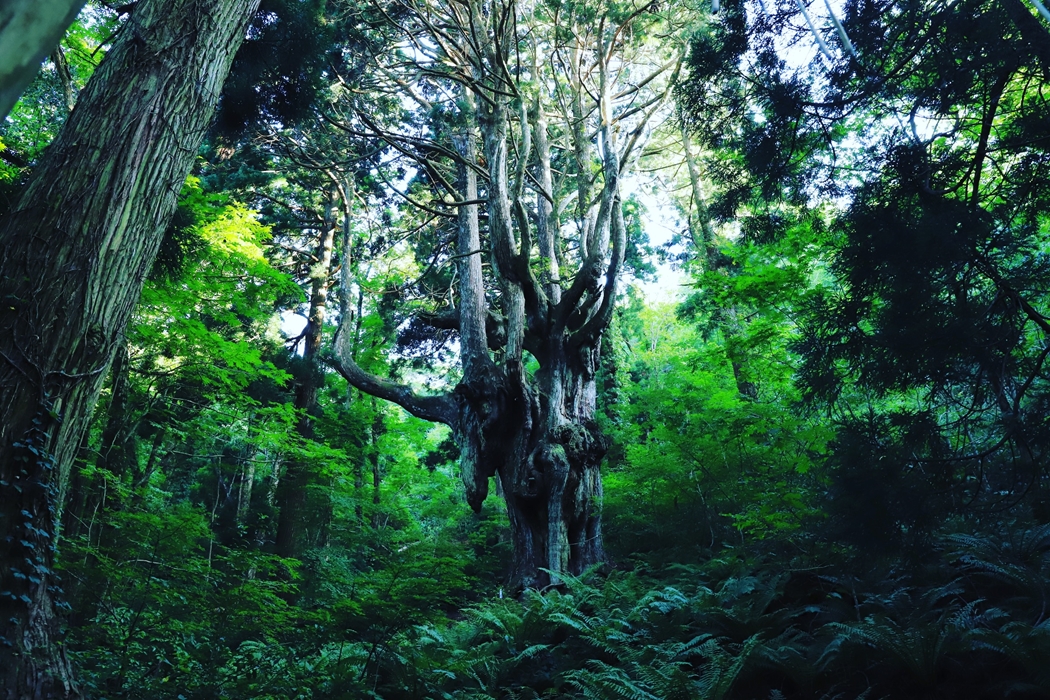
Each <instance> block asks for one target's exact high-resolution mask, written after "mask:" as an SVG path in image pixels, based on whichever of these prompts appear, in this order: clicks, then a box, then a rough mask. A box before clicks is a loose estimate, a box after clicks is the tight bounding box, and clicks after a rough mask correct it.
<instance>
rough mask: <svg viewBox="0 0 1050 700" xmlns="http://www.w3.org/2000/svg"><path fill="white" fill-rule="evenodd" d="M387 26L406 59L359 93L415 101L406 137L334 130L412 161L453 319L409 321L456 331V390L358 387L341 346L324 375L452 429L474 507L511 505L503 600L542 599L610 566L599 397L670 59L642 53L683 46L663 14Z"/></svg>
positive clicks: (610, 11)
mask: <svg viewBox="0 0 1050 700" xmlns="http://www.w3.org/2000/svg"><path fill="white" fill-rule="evenodd" d="M395 14H396V17H397V20H396V22H397V23H398V27H400V28H401V29H402V30H403V31H404V32H405V36H404V39H403V41H404V44H403V45H411V47H412V51H410V52H407V54H406V52H404V51H402V52H401V53H400V54H398V53H396V52H395V53H392V54H388V55H385V56H381V57H379V59H378V60H377V63H378V65H377V66H376V69H375V70H374V71H373V72H371V73H370V74H369V75H370V76H371V77H372V78H373V79H374V80H376V81H377V82H378V83H379V85H376V86H373V87H374V89H382V84H383V83H386V84H387V86H388V87H387V91H388V92H390V93H399V94H402V95H408V96H410V98H411V99H412V100H413V101H414V103H415V104H416V105H418V106H419V110H418V111H417V120H408V121H405V120H402V121H400V122H398V123H394V124H391V125H390V126H384V122H383V117H382V116H381V115H377V114H376V112H375V110H374V109H372V108H371V106H370V105H369V104H361V103H358V104H357V109H356V110H347V111H345V112H344V113H343V114H342V115H341V116H340V118H339V119H337V118H336V117H332V118H331V119H330V121H333V122H335V121H338V122H339V123H340V124H341V125H342V126H343V127H344V128H345V129H347V130H348V131H351V132H355V133H362V132H367V133H371V134H373V135H374V136H378V137H379V138H381V139H382V140H384V141H386V143H388V144H389V145H390V146H391V149H392V151H393V152H395V153H396V154H399V156H400V157H408V158H410V159H412V160H413V161H414V163H413V164H412V165H413V167H414V168H416V169H417V171H418V172H419V173H420V177H419V178H417V180H418V182H419V183H420V185H421V188H420V189H418V190H416V192H420V194H419V195H414V194H413V195H407V194H406V195H405V198H406V199H407V200H410V201H413V202H416V203H420V202H419V200H418V199H413V196H422V197H424V198H425V199H426V202H422V204H423V205H424V208H423V209H421V211H426V212H428V213H429V214H430V215H431V216H436V217H437V218H438V219H439V220H442V221H444V222H446V223H445V224H440V225H438V226H436V227H435V228H434V229H432V232H433V233H434V234H438V235H441V234H445V233H447V234H449V240H448V243H447V249H448V250H449V251H450V253H447V254H446V256H445V261H444V263H443V266H444V267H452V266H454V268H455V270H456V275H455V283H454V284H453V289H451V290H449V294H448V295H447V298H450V299H454V300H455V302H454V305H449V306H446V307H445V308H437V309H435V310H434V312H433V313H428V314H422V315H419V316H417V321H418V322H421V323H423V324H428V325H430V326H432V327H434V328H437V329H451V330H454V331H457V332H458V337H459V354H460V367H461V371H462V374H461V375H458V376H456V375H453V377H454V379H453V380H452V381H458V385H457V386H456V387H455V390H454V391H452V392H450V393H446V394H438V395H421V394H419V393H417V392H415V391H413V390H412V389H411V388H410V387H408V386H405V385H401V384H397V383H394V382H391V381H389V380H387V379H384V378H380V377H377V376H375V375H372V374H369V373H368V372H366V371H363V370H362V368H361V367H359V366H358V365H357V364H356V363H355V362H354V359H353V348H352V343H351V337H352V333H350V332H349V331H348V329H346V328H344V329H343V331H342V332H341V334H340V336H339V339H338V342H337V348H336V350H337V353H336V358H335V365H336V366H337V368H338V369H339V370H340V371H341V372H342V373H343V375H344V376H345V377H346V378H347V379H348V380H349V381H350V383H352V384H353V385H354V386H356V387H357V388H359V389H361V390H362V391H365V392H367V393H370V394H373V395H375V396H378V397H381V398H384V399H387V400H390V401H394V402H396V403H398V404H400V405H401V406H403V407H404V408H405V409H407V410H408V411H409V412H411V413H413V414H414V415H416V416H419V417H422V418H426V419H429V420H433V421H438V422H443V423H446V424H448V425H449V426H451V427H452V429H453V432H454V434H455V437H456V440H457V442H458V444H459V447H460V456H461V459H460V464H461V469H462V476H463V481H464V484H465V486H466V490H467V499H468V501H469V502H470V504H471V506H472V507H473V508H475V509H480V507H481V503H482V502H483V501H484V499H485V498H486V495H487V493H488V490H489V479H490V478H491V477H495V478H496V479H497V483H498V486H499V488H500V490H501V495H502V496H503V497H504V498H505V499H506V502H507V507H508V512H509V515H510V522H511V529H512V532H513V541H514V562H515V563H514V572H513V574H512V577H513V580H514V582H515V583H516V584H518V585H522V586H543V585H545V584H547V583H548V582H550V580H551V577H550V574H549V573H548V572H553V574H554V575H555V576H556V575H557V574H558V573H561V572H566V573H572V574H578V573H580V572H581V571H582V570H583V569H585V568H586V567H588V566H590V565H591V564H594V563H596V562H599V561H601V560H602V558H603V551H602V539H601V525H600V502H601V495H602V491H601V479H600V475H599V466H600V463H601V460H602V457H603V454H604V452H605V445H606V441H605V439H604V438H603V436H602V435H601V433H600V431H599V429H598V427H597V424H596V422H595V403H596V395H597V391H596V383H595V379H596V372H597V368H598V354H599V348H600V345H601V337H602V333H603V332H604V330H605V329H606V328H607V327H608V324H609V322H610V319H611V317H612V311H613V305H614V301H615V298H616V295H617V290H618V289H619V284H620V279H621V276H622V273H623V269H624V256H625V252H626V249H627V229H626V226H625V222H624V212H623V207H622V199H623V196H624V195H623V192H622V184H621V183H622V181H623V177H624V174H625V172H626V170H627V168H628V167H629V166H630V164H631V163H632V162H633V161H634V160H635V159H636V158H637V157H638V155H639V153H640V152H641V150H642V148H641V146H642V144H644V143H645V139H646V138H647V136H648V134H649V130H650V124H651V123H653V120H654V117H656V116H658V115H660V114H662V107H663V105H664V104H665V101H666V99H667V97H668V95H669V94H670V90H671V85H672V83H673V77H674V75H675V73H676V66H677V65H679V63H680V58H679V56H680V53H679V52H678V47H676V46H675V45H674V42H670V41H665V42H663V43H659V42H652V43H646V42H645V40H644V37H645V36H646V34H647V33H648V35H649V36H656V35H661V36H664V37H666V36H668V35H673V33H674V31H673V28H669V27H668V24H667V23H668V18H667V17H665V16H662V15H660V14H659V12H658V8H657V6H656V5H648V4H642V5H633V4H630V3H609V4H607V5H604V6H603V7H602V8H601V9H600V10H597V11H596V10H595V8H594V7H593V6H585V5H583V4H577V3H571V2H570V3H565V4H563V5H562V4H550V5H537V6H536V7H535V8H532V7H528V6H525V5H519V4H518V3H517V2H515V1H514V0H497V1H495V2H480V1H479V0H465V1H464V2H457V3H439V2H428V1H427V0H409V1H406V2H401V3H398V11H397V12H396V13H395ZM386 16H387V17H388V18H390V19H391V21H395V20H394V19H393V16H394V15H391V14H389V13H386ZM656 26H659V27H660V29H659V31H649V30H653V29H655V27H656ZM416 124H420V125H424V126H422V128H420V129H418V130H416V131H412V129H413V125H416ZM423 188H428V189H429V192H427V191H426V189H423ZM451 251H454V252H451ZM347 269H348V268H347V267H344V270H347ZM351 282H352V280H349V279H347V280H346V281H345V283H346V284H349V283H351ZM533 360H534V361H535V363H536V364H535V371H532V370H531V369H530V367H529V365H530V363H532V362H533Z"/></svg>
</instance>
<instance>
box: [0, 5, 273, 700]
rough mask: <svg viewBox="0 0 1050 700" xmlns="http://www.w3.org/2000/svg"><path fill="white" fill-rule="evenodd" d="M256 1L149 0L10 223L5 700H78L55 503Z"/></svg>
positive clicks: (0, 605) (5, 293) (1, 597)
mask: <svg viewBox="0 0 1050 700" xmlns="http://www.w3.org/2000/svg"><path fill="white" fill-rule="evenodd" d="M257 2H258V0H140V2H139V3H137V5H136V7H135V11H134V12H133V13H132V16H131V17H130V19H129V20H128V23H127V24H126V25H125V26H124V28H123V29H122V31H121V34H120V36H119V37H118V39H117V41H116V42H115V43H114V45H113V48H112V49H111V50H110V52H109V54H108V55H107V57H106V59H105V60H104V61H103V63H102V65H101V66H100V67H99V69H98V71H97V72H96V73H95V76H94V77H93V78H92V80H91V81H90V83H89V84H88V86H87V87H86V88H85V89H84V91H83V92H82V93H81V95H80V97H79V99H78V104H77V107H76V109H74V110H73V113H72V114H71V115H70V117H69V120H68V121H67V122H66V125H65V126H64V127H63V130H62V132H61V133H60V134H59V136H58V138H56V139H55V141H54V143H53V144H52V145H51V146H50V148H49V149H48V151H47V153H46V154H45V156H44V158H43V160H42V161H41V163H40V165H39V166H38V168H37V170H36V171H35V172H34V174H33V176H32V179H31V180H30V182H29V184H28V185H27V187H26V189H25V191H24V193H23V194H22V196H21V199H20V201H19V203H18V204H17V205H16V206H15V208H14V209H13V210H12V211H11V213H10V214H8V215H7V217H6V218H5V219H4V221H3V222H2V224H0V296H2V298H3V304H2V306H0V328H2V329H3V332H2V333H0V525H2V530H3V532H4V533H5V537H6V539H5V540H4V541H3V543H0V591H2V593H0V637H2V638H0V697H3V698H9V699H14V698H48V697H72V696H76V695H78V693H77V691H76V690H75V687H74V680H73V674H72V672H71V669H70V665H69V662H68V661H67V659H66V657H65V653H64V651H63V649H62V646H61V642H60V640H59V638H58V637H57V625H56V613H55V597H56V593H57V590H58V589H57V581H56V579H55V577H54V575H53V573H52V572H51V566H52V561H53V550H54V539H55V522H54V517H55V512H56V507H57V494H58V492H59V491H60V490H61V487H62V485H63V484H64V483H65V481H66V478H67V476H68V470H69V466H70V462H71V459H72V457H73V454H74V452H75V451H76V449H77V446H78V445H79V444H80V441H81V436H82V435H83V433H84V431H85V429H86V427H87V424H88V421H89V419H90V415H91V410H92V408H93V406H94V403H95V401H96V399H97V397H98V392H99V388H100V386H101V384H102V382H103V380H104V378H105V376H106V373H107V370H108V369H109V366H110V363H111V361H112V359H113V353H114V350H115V348H116V347H117V345H118V344H119V341H120V338H121V334H122V333H123V331H124V329H125V327H126V325H127V322H128V320H129V317H130V315H131V311H132V308H133V307H134V305H135V303H136V301H137V300H138V297H139V294H140V292H141V289H142V284H143V282H144V280H145V278H146V274H147V272H148V271H149V268H150V265H151V263H152V261H153V258H154V257H155V256H156V252H157V249H158V247H159V245H160V242H161V238H162V236H163V232H164V230H165V228H166V226H167V223H168V221H169V219H170V218H171V215H172V213H173V212H174V209H175V205H176V198H177V196H178V193H179V191H180V189H181V186H182V183H183V181H184V180H185V177H186V174H187V172H188V171H189V169H190V167H191V166H192V164H193V159H194V157H195V156H196V153H197V149H198V148H199V146H200V143H201V141H202V139H203V137H204V133H205V130H206V129H207V126H208V122H209V121H210V118H211V114H212V112H213V110H214V107H215V104H216V102H217V100H218V96H219V91H220V89H221V87H222V83H223V81H224V80H225V78H226V75H227V73H228V71H229V67H230V63H231V62H232V60H233V54H234V52H235V51H236V50H237V48H238V47H239V45H240V42H241V40H242V39H243V37H244V32H245V28H246V25H247V22H248V20H249V18H250V17H251V15H252V13H253V12H254V11H255V9H256V7H257ZM49 48H50V47H49Z"/></svg>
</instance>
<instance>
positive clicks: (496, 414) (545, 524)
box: [456, 348, 607, 588]
mask: <svg viewBox="0 0 1050 700" xmlns="http://www.w3.org/2000/svg"><path fill="white" fill-rule="evenodd" d="M585 354H586V355H587V357H586V358H584V361H582V362H579V361H578V362H575V363H574V362H571V361H570V359H569V357H568V356H567V354H566V352H564V348H562V349H561V352H558V353H553V354H552V357H553V358H554V360H553V361H552V362H551V363H550V366H548V367H545V368H542V369H541V370H540V372H539V373H538V375H537V380H538V386H536V387H530V386H528V385H527V384H526V382H525V381H524V380H523V377H522V375H521V373H520V371H515V369H514V368H513V366H511V368H510V369H509V370H508V371H506V372H505V373H504V372H501V371H498V370H495V369H494V370H493V373H492V374H491V375H490V376H489V380H488V381H485V382H479V381H475V382H472V383H471V384H470V385H467V384H461V385H460V387H459V388H458V389H457V391H456V394H457V395H458V397H459V398H460V407H461V408H460V422H459V424H458V426H457V430H456V435H457V439H458V441H459V444H460V450H461V455H460V465H461V469H462V475H463V481H464V484H465V486H466V489H467V500H468V502H469V503H470V505H471V507H472V508H473V509H474V510H475V511H478V510H480V509H481V503H482V502H483V501H484V499H485V495H486V494H487V491H488V479H489V478H490V477H492V476H495V477H496V479H497V480H498V486H499V489H500V491H501V492H502V495H503V498H504V500H505V501H506V504H507V514H508V516H509V519H510V526H511V535H512V539H513V543H514V564H513V571H512V573H511V584H512V585H513V586H514V587H516V588H542V587H544V586H547V585H549V584H551V583H558V580H557V574H559V573H568V574H571V575H578V574H580V573H582V572H583V571H584V570H585V569H587V568H588V567H590V566H592V565H594V564H598V563H600V562H602V561H603V560H604V558H605V554H604V549H603V546H602V533H601V500H602V482H601V475H600V471H599V469H600V466H601V461H602V457H603V456H604V455H605V451H606V449H607V441H606V439H605V438H604V437H603V436H602V434H601V432H600V431H599V430H598V426H597V424H596V423H595V421H594V413H595V380H594V376H595V374H594V368H595V367H596V364H597V362H596V361H597V358H596V357H595V355H596V354H597V352H596V351H594V352H592V351H587V352H586V353H585ZM552 575H554V576H553V579H552Z"/></svg>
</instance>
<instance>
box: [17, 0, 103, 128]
mask: <svg viewBox="0 0 1050 700" xmlns="http://www.w3.org/2000/svg"><path fill="white" fill-rule="evenodd" d="M83 5H84V0H5V2H3V3H0V119H3V118H4V117H6V116H7V113H8V112H10V111H11V108H12V107H14V106H15V102H17V101H18V98H19V97H21V95H22V92H23V91H24V90H25V89H26V87H28V85H29V83H30V82H32V80H33V77H34V76H36V74H37V71H38V70H40V63H41V61H43V60H44V57H45V56H47V55H48V54H49V53H51V51H52V50H54V48H55V47H56V46H57V45H58V42H59V41H60V40H61V39H62V35H63V34H65V32H66V28H67V27H69V25H70V24H72V23H73V20H74V19H76V16H77V13H78V12H80V8H81V7H83Z"/></svg>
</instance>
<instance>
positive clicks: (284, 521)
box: [276, 192, 339, 557]
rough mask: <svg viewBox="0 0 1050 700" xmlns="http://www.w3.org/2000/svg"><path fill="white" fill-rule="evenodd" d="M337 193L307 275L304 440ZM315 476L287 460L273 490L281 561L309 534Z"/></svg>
mask: <svg viewBox="0 0 1050 700" xmlns="http://www.w3.org/2000/svg"><path fill="white" fill-rule="evenodd" d="M336 194H337V193H335V192H332V193H331V194H330V197H329V201H328V203H327V206H326V207H325V216H324V222H325V223H324V230H323V231H322V232H321V236H320V238H319V241H318V244H317V255H316V258H317V261H316V264H315V265H314V267H313V270H312V273H311V283H310V310H309V312H308V314H307V321H306V328H305V329H304V330H303V339H304V345H305V350H304V351H303V371H302V376H301V378H300V379H299V381H298V382H297V384H296V391H295V409H296V411H298V412H299V422H298V423H297V424H296V432H298V433H299V437H301V438H302V439H303V440H312V439H313V438H314V429H313V419H314V415H313V414H315V413H316V412H317V395H318V392H319V391H320V389H321V387H322V386H323V384H324V372H323V370H322V367H321V362H320V352H321V334H322V331H323V329H324V320H325V310H326V309H327V306H328V278H329V275H330V274H331V267H332V248H333V246H334V245H335V231H336V227H337V226H338V225H339V222H338V209H337V208H336V206H335V197H336ZM312 481H315V475H314V473H313V472H312V471H311V469H310V464H309V463H307V462H306V461H305V460H303V459H302V458H301V457H292V458H291V459H289V460H288V465H287V467H286V469H285V473H284V476H282V477H281V481H280V482H279V483H278V485H277V507H278V509H279V511H278V516H277V542H276V551H277V554H279V555H280V556H282V557H294V556H298V555H299V554H301V553H302V549H303V545H304V543H305V539H306V530H307V524H308V523H307V517H306V516H307V500H308V496H309V494H308V489H309V487H310V485H311V482H312Z"/></svg>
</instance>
